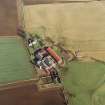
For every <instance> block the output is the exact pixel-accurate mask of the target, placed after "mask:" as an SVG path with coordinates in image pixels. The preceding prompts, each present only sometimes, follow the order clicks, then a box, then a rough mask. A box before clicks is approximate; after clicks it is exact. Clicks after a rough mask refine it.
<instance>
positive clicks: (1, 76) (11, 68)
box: [0, 37, 35, 85]
mask: <svg viewBox="0 0 105 105" xmlns="http://www.w3.org/2000/svg"><path fill="white" fill-rule="evenodd" d="M34 76H35V73H34V70H33V68H32V66H31V64H30V63H29V59H28V53H27V51H26V49H25V48H24V46H23V42H22V40H21V39H20V38H18V37H0V85H2V84H5V83H11V82H16V81H22V80H26V79H32V78H34Z"/></svg>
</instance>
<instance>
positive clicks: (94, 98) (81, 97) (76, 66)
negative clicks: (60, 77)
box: [64, 61, 105, 105]
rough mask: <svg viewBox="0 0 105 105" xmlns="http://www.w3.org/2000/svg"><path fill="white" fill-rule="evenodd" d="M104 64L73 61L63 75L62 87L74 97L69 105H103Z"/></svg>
mask: <svg viewBox="0 0 105 105" xmlns="http://www.w3.org/2000/svg"><path fill="white" fill-rule="evenodd" d="M104 81H105V64H103V63H101V62H96V61H94V62H93V61H92V62H83V61H73V62H71V63H70V64H69V65H68V69H67V71H65V73H64V86H65V87H66V89H67V90H68V91H69V92H71V93H72V94H73V95H74V97H72V98H71V99H70V102H71V105H104V104H105V101H104V98H105V83H104Z"/></svg>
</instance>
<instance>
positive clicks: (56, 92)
mask: <svg viewBox="0 0 105 105" xmlns="http://www.w3.org/2000/svg"><path fill="white" fill-rule="evenodd" d="M6 87H7V88H6ZM0 104H1V105H65V104H64V99H63V97H62V91H61V90H60V89H58V88H57V89H49V90H43V91H38V89H37V86H36V85H35V81H31V82H25V83H23V82H22V83H18V84H15V85H9V86H4V87H2V88H1V89H0Z"/></svg>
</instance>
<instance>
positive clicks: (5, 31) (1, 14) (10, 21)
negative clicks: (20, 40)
mask: <svg viewBox="0 0 105 105" xmlns="http://www.w3.org/2000/svg"><path fill="white" fill-rule="evenodd" d="M16 5H17V4H16V0H0V35H16V27H17V23H18V20H17V7H16Z"/></svg>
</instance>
